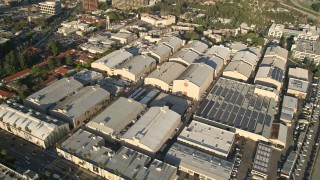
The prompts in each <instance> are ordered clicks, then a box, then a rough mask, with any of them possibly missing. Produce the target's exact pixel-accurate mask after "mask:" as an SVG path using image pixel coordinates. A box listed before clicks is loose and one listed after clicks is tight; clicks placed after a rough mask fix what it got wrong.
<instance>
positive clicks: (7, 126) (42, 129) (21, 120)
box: [0, 103, 70, 149]
mask: <svg viewBox="0 0 320 180" xmlns="http://www.w3.org/2000/svg"><path fill="white" fill-rule="evenodd" d="M0 120H1V121H0V128H1V129H3V130H5V131H7V132H10V133H12V134H14V135H16V136H19V137H21V138H23V139H25V140H27V141H29V142H31V143H33V144H36V145H37V146H40V147H41V148H44V149H46V148H48V147H50V146H52V145H54V144H55V143H56V142H57V141H58V140H59V139H60V138H62V137H63V136H65V135H66V134H68V133H69V131H70V129H69V126H68V124H67V123H65V122H63V121H59V120H57V119H54V118H52V117H50V116H48V115H46V114H42V113H39V112H36V111H33V110H32V109H29V108H27V107H25V106H23V105H18V104H16V103H8V104H1V105H0Z"/></svg>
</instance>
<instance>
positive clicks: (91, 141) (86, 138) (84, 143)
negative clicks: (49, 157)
mask: <svg viewBox="0 0 320 180" xmlns="http://www.w3.org/2000/svg"><path fill="white" fill-rule="evenodd" d="M104 144H105V143H104V139H103V138H102V137H100V136H97V135H94V134H92V133H90V132H88V131H85V130H83V129H79V130H78V131H76V132H75V133H74V134H73V135H72V136H71V137H69V138H68V139H67V140H66V141H64V142H63V143H62V144H61V147H59V149H61V150H63V151H66V152H68V153H71V154H73V155H75V156H77V157H78V158H80V159H85V160H86V161H88V162H90V163H92V164H95V165H96V166H99V164H107V163H108V162H109V161H110V159H111V157H112V155H113V151H112V150H110V149H108V148H106V147H104Z"/></svg>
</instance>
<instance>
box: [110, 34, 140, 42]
mask: <svg viewBox="0 0 320 180" xmlns="http://www.w3.org/2000/svg"><path fill="white" fill-rule="evenodd" d="M137 38H138V37H137V35H136V34H134V33H128V32H118V33H116V34H112V35H111V39H113V40H116V41H118V42H120V43H121V44H129V43H131V42H132V41H134V40H136V39H137Z"/></svg>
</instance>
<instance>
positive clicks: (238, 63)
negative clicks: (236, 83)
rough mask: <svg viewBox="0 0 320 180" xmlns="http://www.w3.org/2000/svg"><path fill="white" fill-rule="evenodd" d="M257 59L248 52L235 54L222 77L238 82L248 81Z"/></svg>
mask: <svg viewBox="0 0 320 180" xmlns="http://www.w3.org/2000/svg"><path fill="white" fill-rule="evenodd" d="M258 60H259V58H258V57H257V56H256V55H255V54H253V53H251V52H249V51H239V52H237V53H236V54H235V55H234V56H233V58H232V59H231V62H230V63H229V64H228V65H227V67H226V68H225V69H224V71H223V74H222V75H223V76H224V77H228V78H231V79H237V80H240V81H248V79H249V77H250V76H251V74H252V72H253V71H254V70H255V68H256V65H257V63H258Z"/></svg>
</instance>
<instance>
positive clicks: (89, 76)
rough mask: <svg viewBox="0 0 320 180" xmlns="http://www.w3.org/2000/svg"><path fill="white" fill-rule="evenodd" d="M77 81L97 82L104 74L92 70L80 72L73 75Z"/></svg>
mask: <svg viewBox="0 0 320 180" xmlns="http://www.w3.org/2000/svg"><path fill="white" fill-rule="evenodd" d="M73 77H74V78H75V79H78V80H80V81H81V80H82V81H93V80H97V79H99V78H101V77H102V74H101V73H99V72H97V71H92V70H88V69H85V70H82V71H80V72H78V73H77V74H75V75H73Z"/></svg>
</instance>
